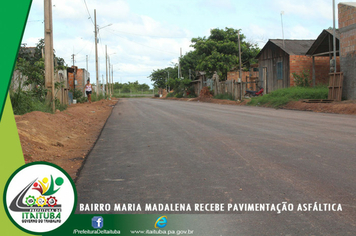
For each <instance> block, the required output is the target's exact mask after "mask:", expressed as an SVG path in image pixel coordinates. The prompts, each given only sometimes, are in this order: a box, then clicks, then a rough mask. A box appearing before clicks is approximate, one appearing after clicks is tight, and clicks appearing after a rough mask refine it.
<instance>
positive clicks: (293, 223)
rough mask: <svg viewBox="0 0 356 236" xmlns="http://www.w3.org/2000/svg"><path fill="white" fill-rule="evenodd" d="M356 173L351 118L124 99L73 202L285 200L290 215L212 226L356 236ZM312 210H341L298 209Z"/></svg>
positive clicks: (355, 124) (355, 127) (253, 215)
mask: <svg viewBox="0 0 356 236" xmlns="http://www.w3.org/2000/svg"><path fill="white" fill-rule="evenodd" d="M355 170H356V117H355V116H350V115H335V114H321V113H312V112H301V111H289V110H274V109H270V108H255V107H245V106H227V105H218V104H208V103H189V102H180V101H168V100H157V99H121V100H120V101H119V102H118V104H117V105H116V107H115V108H114V110H113V113H112V115H111V117H110V118H109V120H108V122H107V124H106V126H105V128H104V130H103V133H102V135H101V137H100V139H99V141H98V143H97V144H96V146H95V147H94V149H93V151H92V152H91V154H90V155H89V157H88V159H87V162H86V164H85V166H84V168H83V170H82V172H81V174H80V176H79V178H78V181H77V190H78V195H79V196H78V204H79V203H110V204H115V203H137V204H138V203H141V204H143V205H144V204H145V203H190V204H194V203H224V204H225V205H226V206H227V204H229V203H273V204H278V203H282V202H287V203H290V204H292V205H294V207H295V208H294V210H293V211H291V212H282V213H281V214H278V213H276V212H267V211H265V212H257V211H253V212H246V211H242V212H241V211H238V212H224V213H232V214H230V215H229V216H228V217H227V216H226V215H225V214H222V213H221V212H219V213H220V214H221V217H220V218H219V219H220V220H221V221H219V225H218V227H221V228H224V230H225V234H224V235H356V204H355V202H356V181H355V180H356V175H355ZM316 202H317V203H321V204H324V203H325V204H328V203H331V204H334V203H335V204H340V206H341V207H342V211H320V209H321V208H319V207H318V209H319V210H318V211H313V210H308V211H297V206H298V204H304V203H305V204H307V203H311V204H314V203H316ZM335 210H336V208H335ZM77 213H92V212H80V211H79V209H78V210H77ZM102 213H131V212H113V211H112V210H111V211H110V212H102ZM140 213H151V212H145V211H144V210H143V211H142V212H140ZM155 213H156V212H155ZM169 213H176V212H165V214H169ZM192 213H197V212H192ZM200 213H207V212H200ZM210 213H211V212H210ZM215 217H219V216H215ZM211 227H212V229H213V228H214V227H217V226H216V225H211Z"/></svg>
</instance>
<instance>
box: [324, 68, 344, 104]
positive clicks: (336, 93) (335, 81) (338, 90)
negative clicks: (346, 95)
mask: <svg viewBox="0 0 356 236" xmlns="http://www.w3.org/2000/svg"><path fill="white" fill-rule="evenodd" d="M329 75H330V77H329V97H328V99H329V100H335V101H341V99H342V84H343V82H344V74H343V73H342V72H338V73H330V74H329Z"/></svg>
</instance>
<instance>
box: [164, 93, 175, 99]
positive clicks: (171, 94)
mask: <svg viewBox="0 0 356 236" xmlns="http://www.w3.org/2000/svg"><path fill="white" fill-rule="evenodd" d="M166 97H167V98H173V97H174V94H173V93H168V94H167V96H166Z"/></svg>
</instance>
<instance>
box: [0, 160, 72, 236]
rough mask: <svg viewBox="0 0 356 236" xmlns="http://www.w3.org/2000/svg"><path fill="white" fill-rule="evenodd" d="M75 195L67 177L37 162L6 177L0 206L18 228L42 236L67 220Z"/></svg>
mask: <svg viewBox="0 0 356 236" xmlns="http://www.w3.org/2000/svg"><path fill="white" fill-rule="evenodd" d="M75 195H76V194H75V188H74V185H73V183H72V181H71V179H70V177H69V176H68V174H66V173H65V172H64V171H63V170H62V169H60V168H59V167H57V166H55V165H52V164H48V163H43V162H38V163H31V164H28V165H25V166H24V167H21V168H20V169H19V170H17V171H15V173H14V174H13V175H12V176H11V177H10V179H9V180H8V183H7V185H6V188H5V195H4V201H5V204H4V205H5V206H7V209H6V210H7V214H8V216H9V218H10V219H11V220H12V222H13V223H14V224H15V225H16V226H18V227H19V228H20V229H23V230H25V231H29V232H31V233H44V232H49V231H52V230H53V229H56V228H58V227H59V226H60V225H62V224H63V223H64V222H65V221H66V220H67V219H68V217H69V216H70V215H71V213H72V211H73V210H74V203H75V199H76V197H75ZM39 226H41V227H39Z"/></svg>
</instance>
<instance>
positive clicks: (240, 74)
mask: <svg viewBox="0 0 356 236" xmlns="http://www.w3.org/2000/svg"><path fill="white" fill-rule="evenodd" d="M237 37H238V41H239V64H240V65H239V77H240V79H241V89H240V101H241V100H242V78H241V76H242V65H241V40H240V30H239V31H238V35H237Z"/></svg>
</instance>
